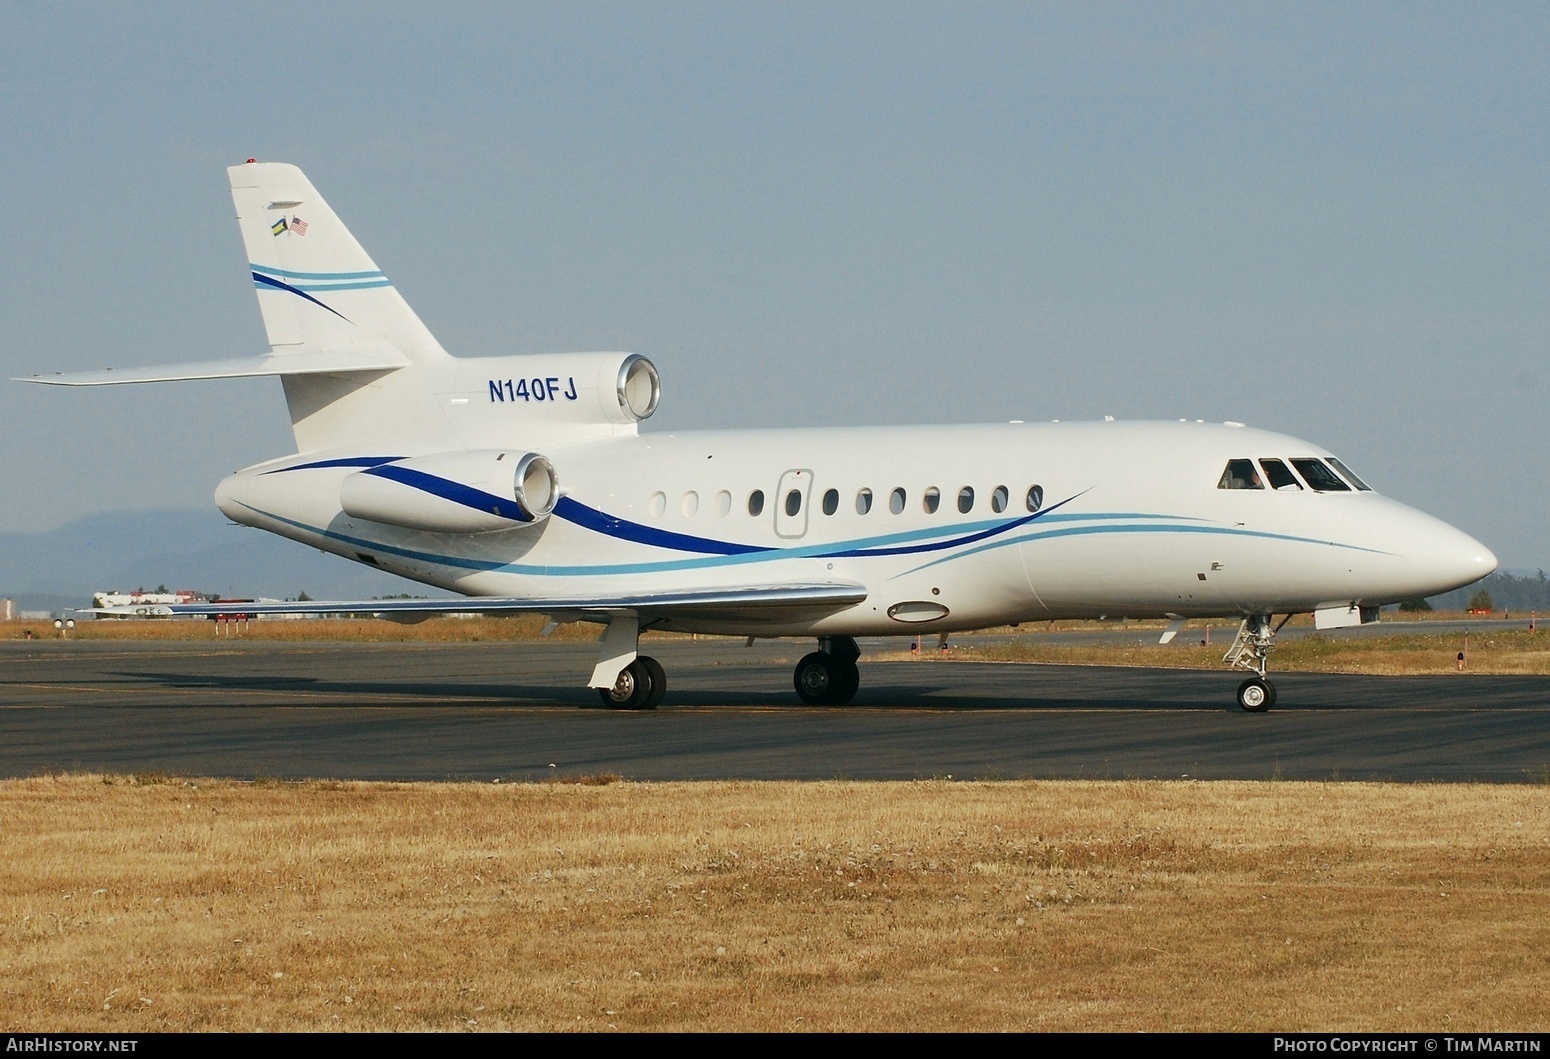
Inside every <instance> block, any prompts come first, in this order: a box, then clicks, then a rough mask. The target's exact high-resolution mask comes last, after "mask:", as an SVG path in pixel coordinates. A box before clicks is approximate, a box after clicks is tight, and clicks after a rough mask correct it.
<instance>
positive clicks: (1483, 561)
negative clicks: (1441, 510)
mask: <svg viewBox="0 0 1550 1059" xmlns="http://www.w3.org/2000/svg"><path fill="white" fill-rule="evenodd" d="M1403 530H1404V531H1403V533H1402V534H1401V535H1400V538H1399V541H1398V543H1399V545H1400V550H1401V551H1402V552H1403V554H1404V555H1405V556H1406V558H1407V559H1408V560H1409V563H1408V565H1409V566H1410V568H1411V571H1412V574H1413V576H1414V577H1415V579H1416V583H1417V586H1418V587H1417V590H1416V594H1417V595H1426V596H1434V595H1437V594H1438V593H1440V592H1448V591H1451V590H1452V589H1455V588H1462V587H1463V586H1465V585H1468V584H1473V583H1474V582H1476V581H1478V580H1480V579H1481V578H1482V577H1485V576H1486V575H1487V574H1490V573H1491V572H1492V571H1494V570H1495V569H1496V555H1495V553H1493V552H1492V551H1491V549H1489V548H1487V547H1486V546H1485V545H1484V544H1481V543H1480V542H1479V541H1477V540H1475V539H1474V538H1473V537H1471V536H1470V535H1469V534H1467V533H1465V532H1464V531H1463V530H1461V529H1457V528H1456V527H1453V526H1450V525H1448V524H1447V523H1446V522H1443V521H1442V520H1440V519H1435V518H1432V517H1431V516H1430V515H1424V514H1422V513H1421V512H1419V511H1411V512H1410V517H1409V518H1407V519H1405V525H1404V527H1403Z"/></svg>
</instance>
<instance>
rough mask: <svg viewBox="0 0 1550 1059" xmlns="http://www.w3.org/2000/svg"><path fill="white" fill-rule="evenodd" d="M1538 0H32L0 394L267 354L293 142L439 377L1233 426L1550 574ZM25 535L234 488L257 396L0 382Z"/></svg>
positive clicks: (928, 412)
mask: <svg viewBox="0 0 1550 1059" xmlns="http://www.w3.org/2000/svg"><path fill="white" fill-rule="evenodd" d="M1547 88H1550V8H1547V7H1546V6H1545V5H1544V4H1489V5H1484V4H1481V5H1468V4H1448V5H1440V6H1433V5H1424V4H1383V5H1363V4H1350V3H1339V4H1330V5H1312V4H1302V5H1287V4H1265V5H1255V4H1246V3H1231V4H1221V5H1215V4H1204V5H1200V4H1180V5H1159V4H1139V5H1106V4H1088V3H1083V4H1062V5H1050V6H1045V5H1034V4H973V3H961V2H960V3H950V4H948V3H943V4H909V3H877V4H862V5H856V4H841V3H827V4H801V3H772V4H754V3H737V4H732V3H717V4H671V3H650V4H644V3H641V4H583V3H553V4H536V5H522V4H505V5H491V4H486V3H480V4H450V3H438V4H435V5H427V6H423V7H415V6H410V5H378V4H366V3H361V4H317V3H304V4H293V3H284V2H275V3H265V4H239V5H229V6H228V5H207V4H186V5H182V4H179V5H171V4H160V5H158V4H152V5H140V4H128V3H125V4H104V5H54V4H43V3H27V4H21V3H18V4H14V5H10V6H8V8H7V11H6V18H5V33H4V34H3V36H0V157H3V158H4V165H3V167H0V194H3V199H4V202H5V204H6V210H5V217H6V226H5V227H6V239H5V248H6V253H5V258H6V263H7V268H6V271H5V276H6V282H5V283H4V284H3V285H0V312H3V319H4V322H5V327H4V331H3V335H0V373H3V375H4V376H6V377H9V376H12V375H17V374H23V373H26V372H29V371H35V370H77V369H90V368H96V367H103V366H107V365H110V364H111V365H134V364H146V363H162V362H166V361H176V360H194V359H207V358H213V357H226V356H241V355H249V354H254V353H258V352H262V351H263V349H264V345H263V336H262V330H261V327H260V324H259V320H258V313H257V309H256V304H255V300H254V297H253V293H252V287H251V284H250V282H249V281H248V279H247V275H246V270H245V269H244V267H243V255H242V250H241V244H240V241H239V239H238V236H237V231H236V226H235V224H234V223H233V222H232V219H231V213H232V209H231V202H230V199H229V198H228V194H227V191H226V186H225V174H224V172H223V169H224V167H225V166H227V165H230V164H234V163H237V162H240V161H242V160H243V159H245V158H247V157H249V156H257V157H259V158H261V159H265V160H273V161H290V162H295V163H297V164H299V165H301V166H302V167H303V168H304V169H306V171H307V173H308V175H309V176H311V177H312V179H313V181H314V182H315V183H316V184H317V185H318V187H319V189H320V190H321V191H322V192H323V194H324V195H326V196H327V197H328V199H329V201H330V203H331V204H332V205H333V206H334V207H335V209H336V210H337V211H338V212H339V213H340V215H341V216H342V217H343V218H344V219H345V221H346V222H347V223H348V224H349V225H350V226H351V228H352V229H353V230H354V231H355V233H356V234H357V236H359V237H360V238H361V240H362V242H363V243H364V244H365V245H366V246H367V248H368V249H369V250H370V251H371V252H372V254H373V255H374V256H375V257H376V259H377V261H378V263H379V264H380V265H381V266H382V267H383V268H384V269H385V270H386V272H387V273H388V275H389V276H391V277H392V278H393V279H394V281H395V283H396V284H397V286H398V287H399V289H400V290H401V291H402V292H403V293H404V295H405V296H406V297H407V298H408V299H409V301H410V303H411V304H412V305H413V306H414V307H415V308H416V310H417V311H418V312H419V313H420V315H421V316H422V317H423V318H424V319H425V321H426V322H427V324H429V326H430V327H431V329H432V330H433V331H434V332H435V333H436V334H437V336H438V337H439V338H440V339H441V340H442V342H443V344H444V345H445V346H446V347H447V348H448V349H449V350H451V351H452V352H453V353H454V354H459V355H464V356H477V355H485V354H495V353H520V352H539V351H552V350H561V349H599V348H607V349H620V348H623V349H632V350H637V351H640V352H643V353H646V354H647V355H649V356H650V357H652V359H653V360H655V361H656V363H657V365H658V367H659V368H660V369H661V371H662V373H663V376H664V382H665V398H664V401H663V405H662V408H661V410H660V412H659V413H658V415H657V418H656V419H655V420H653V423H652V425H653V426H654V427H657V428H669V427H692V426H724V425H739V424H758V425H774V424H790V425H804V424H841V423H853V422H860V423H884V422H909V423H915V422H952V421H994V420H1006V419H1030V420H1032V419H1052V418H1059V419H1066V420H1070V419H1081V418H1099V417H1102V416H1103V415H1105V414H1109V415H1114V416H1116V417H1120V418H1179V417H1189V418H1203V419H1208V420H1223V419H1236V420H1243V421H1246V422H1248V423H1251V424H1253V425H1255V426H1262V427H1266V428H1270V429H1275V430H1281V431H1285V432H1287V433H1291V434H1295V435H1298V436H1301V437H1305V438H1308V439H1310V440H1313V441H1316V442H1318V443H1321V444H1324V445H1328V446H1329V447H1330V448H1332V449H1333V450H1334V451H1336V452H1337V453H1339V454H1340V455H1341V456H1342V457H1344V458H1345V459H1346V460H1347V461H1348V462H1349V463H1350V464H1351V465H1352V466H1353V467H1355V468H1356V469H1357V470H1358V472H1359V473H1361V474H1363V475H1364V476H1366V477H1367V478H1368V479H1369V480H1370V481H1372V482H1373V483H1374V484H1375V485H1376V486H1377V487H1378V488H1379V489H1380V490H1382V491H1384V492H1387V493H1390V494H1391V495H1394V496H1396V497H1398V498H1400V499H1401V500H1404V501H1406V502H1409V503H1413V504H1415V505H1417V506H1419V507H1421V508H1423V509H1424V510H1427V511H1429V512H1431V513H1433V514H1436V515H1439V516H1440V517H1443V518H1445V519H1447V520H1449V521H1451V522H1453V523H1455V524H1457V525H1459V526H1460V527H1462V528H1464V529H1466V530H1467V531H1469V532H1470V533H1472V534H1474V535H1476V536H1478V537H1479V538H1480V539H1482V540H1483V541H1485V542H1486V543H1487V544H1489V545H1490V546H1491V547H1493V548H1494V549H1495V550H1496V551H1497V553H1498V555H1499V556H1500V557H1501V559H1502V561H1503V564H1504V565H1506V566H1508V567H1528V568H1533V567H1538V566H1545V567H1550V544H1547V540H1546V533H1545V527H1546V526H1547V525H1550V489H1547V487H1546V483H1545V471H1544V467H1545V462H1546V461H1545V458H1544V455H1543V453H1544V448H1545V445H1546V439H1547V435H1550V431H1547V428H1546V423H1545V416H1544V414H1543V410H1544V407H1545V399H1546V396H1547V394H1550V372H1547V370H1546V350H1547V343H1550V298H1547V293H1550V224H1547V218H1550V210H1547V194H1550V180H1547V177H1550V155H1547V146H1550V138H1547V124H1546V123H1547V118H1550V94H1547ZM0 445H3V446H4V452H5V454H6V457H7V458H6V459H5V460H4V461H3V462H0V530H42V529H45V528H49V527H52V526H55V525H58V524H60V523H63V522H65V521H67V520H69V519H72V518H75V517H79V516H80V515H83V514H87V513H93V512H110V511H117V510H124V509H129V508H137V509H138V508H160V507H201V508H209V506H210V492H211V490H212V488H213V487H214V485H215V483H216V482H217V481H218V480H219V479H220V477H221V476H223V475H224V474H226V473H228V472H230V471H231V470H233V469H234V468H237V467H240V466H244V465H247V464H250V463H253V462H256V461H258V460H261V459H264V458H267V457H270V456H274V455H279V454H281V453H284V452H288V451H290V450H291V439H290V435H289V430H288V426H287V423H286V420H285V417H284V408H283V402H282V400H281V397H280V393H279V385H278V383H276V382H274V381H273V380H256V381H247V382H231V383H206V384H185V385H183V386H171V387H135V388H126V389H116V390H105V391H95V392H90V393H85V392H66V391H59V390H47V389H42V388H33V387H25V386H21V385H19V384H10V383H5V384H0Z"/></svg>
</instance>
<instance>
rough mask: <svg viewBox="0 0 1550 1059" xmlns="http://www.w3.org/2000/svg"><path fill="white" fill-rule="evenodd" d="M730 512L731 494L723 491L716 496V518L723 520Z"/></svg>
mask: <svg viewBox="0 0 1550 1059" xmlns="http://www.w3.org/2000/svg"><path fill="white" fill-rule="evenodd" d="M731 510H732V494H731V493H729V492H727V491H726V490H725V489H723V490H721V492H719V493H717V494H716V517H717V518H725V517H726V515H727V513H728V512H730V511H731Z"/></svg>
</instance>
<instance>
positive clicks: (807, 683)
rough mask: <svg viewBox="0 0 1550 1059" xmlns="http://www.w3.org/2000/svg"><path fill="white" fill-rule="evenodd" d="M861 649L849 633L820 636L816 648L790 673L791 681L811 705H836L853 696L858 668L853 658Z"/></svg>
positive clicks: (859, 674)
mask: <svg viewBox="0 0 1550 1059" xmlns="http://www.w3.org/2000/svg"><path fill="white" fill-rule="evenodd" d="M860 657H861V649H860V648H859V647H857V646H856V641H855V640H854V639H852V638H851V637H849V636H820V637H819V638H818V650H816V651H814V652H813V653H812V654H809V655H803V656H802V660H801V661H800V662H798V663H797V668H796V672H795V673H793V674H792V683H793V684H795V685H796V689H797V694H798V695H799V696H801V699H802V701H803V702H805V703H808V704H809V705H813V706H838V705H841V704H842V703H846V702H849V701H850V700H851V699H853V698H855V697H856V689H857V688H859V687H860V686H861V672H860V670H858V669H857V668H856V659H858V658H860Z"/></svg>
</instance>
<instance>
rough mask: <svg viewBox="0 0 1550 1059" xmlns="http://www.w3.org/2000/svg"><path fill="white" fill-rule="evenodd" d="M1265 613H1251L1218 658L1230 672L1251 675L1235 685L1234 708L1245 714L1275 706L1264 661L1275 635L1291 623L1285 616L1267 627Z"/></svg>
mask: <svg viewBox="0 0 1550 1059" xmlns="http://www.w3.org/2000/svg"><path fill="white" fill-rule="evenodd" d="M1270 618H1271V615H1269V614H1251V615H1249V616H1248V617H1247V618H1244V619H1243V624H1242V625H1240V626H1239V627H1238V636H1237V638H1236V639H1235V640H1233V642H1232V646H1231V647H1229V648H1228V649H1227V653H1226V654H1225V655H1223V656H1222V661H1223V662H1229V663H1231V664H1232V666H1233V668H1234V669H1246V670H1248V671H1249V672H1250V673H1253V674H1254V676H1252V677H1250V678H1249V679H1248V680H1245V681H1244V682H1243V683H1242V684H1239V685H1238V706H1239V707H1240V708H1241V709H1243V710H1246V711H1247V712H1249V713H1264V712H1265V711H1266V710H1268V709H1270V707H1272V706H1274V705H1275V704H1276V686H1275V685H1274V684H1272V683H1270V681H1268V680H1266V679H1265V669H1266V662H1267V661H1268V660H1269V658H1270V652H1271V651H1272V650H1274V649H1275V638H1276V633H1278V632H1280V631H1281V626H1283V625H1285V624H1286V623H1287V622H1289V621H1291V620H1292V616H1291V615H1290V614H1288V615H1287V616H1286V617H1285V618H1283V619H1281V625H1277V626H1276V627H1275V628H1274V629H1272V628H1271V627H1270Z"/></svg>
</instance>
